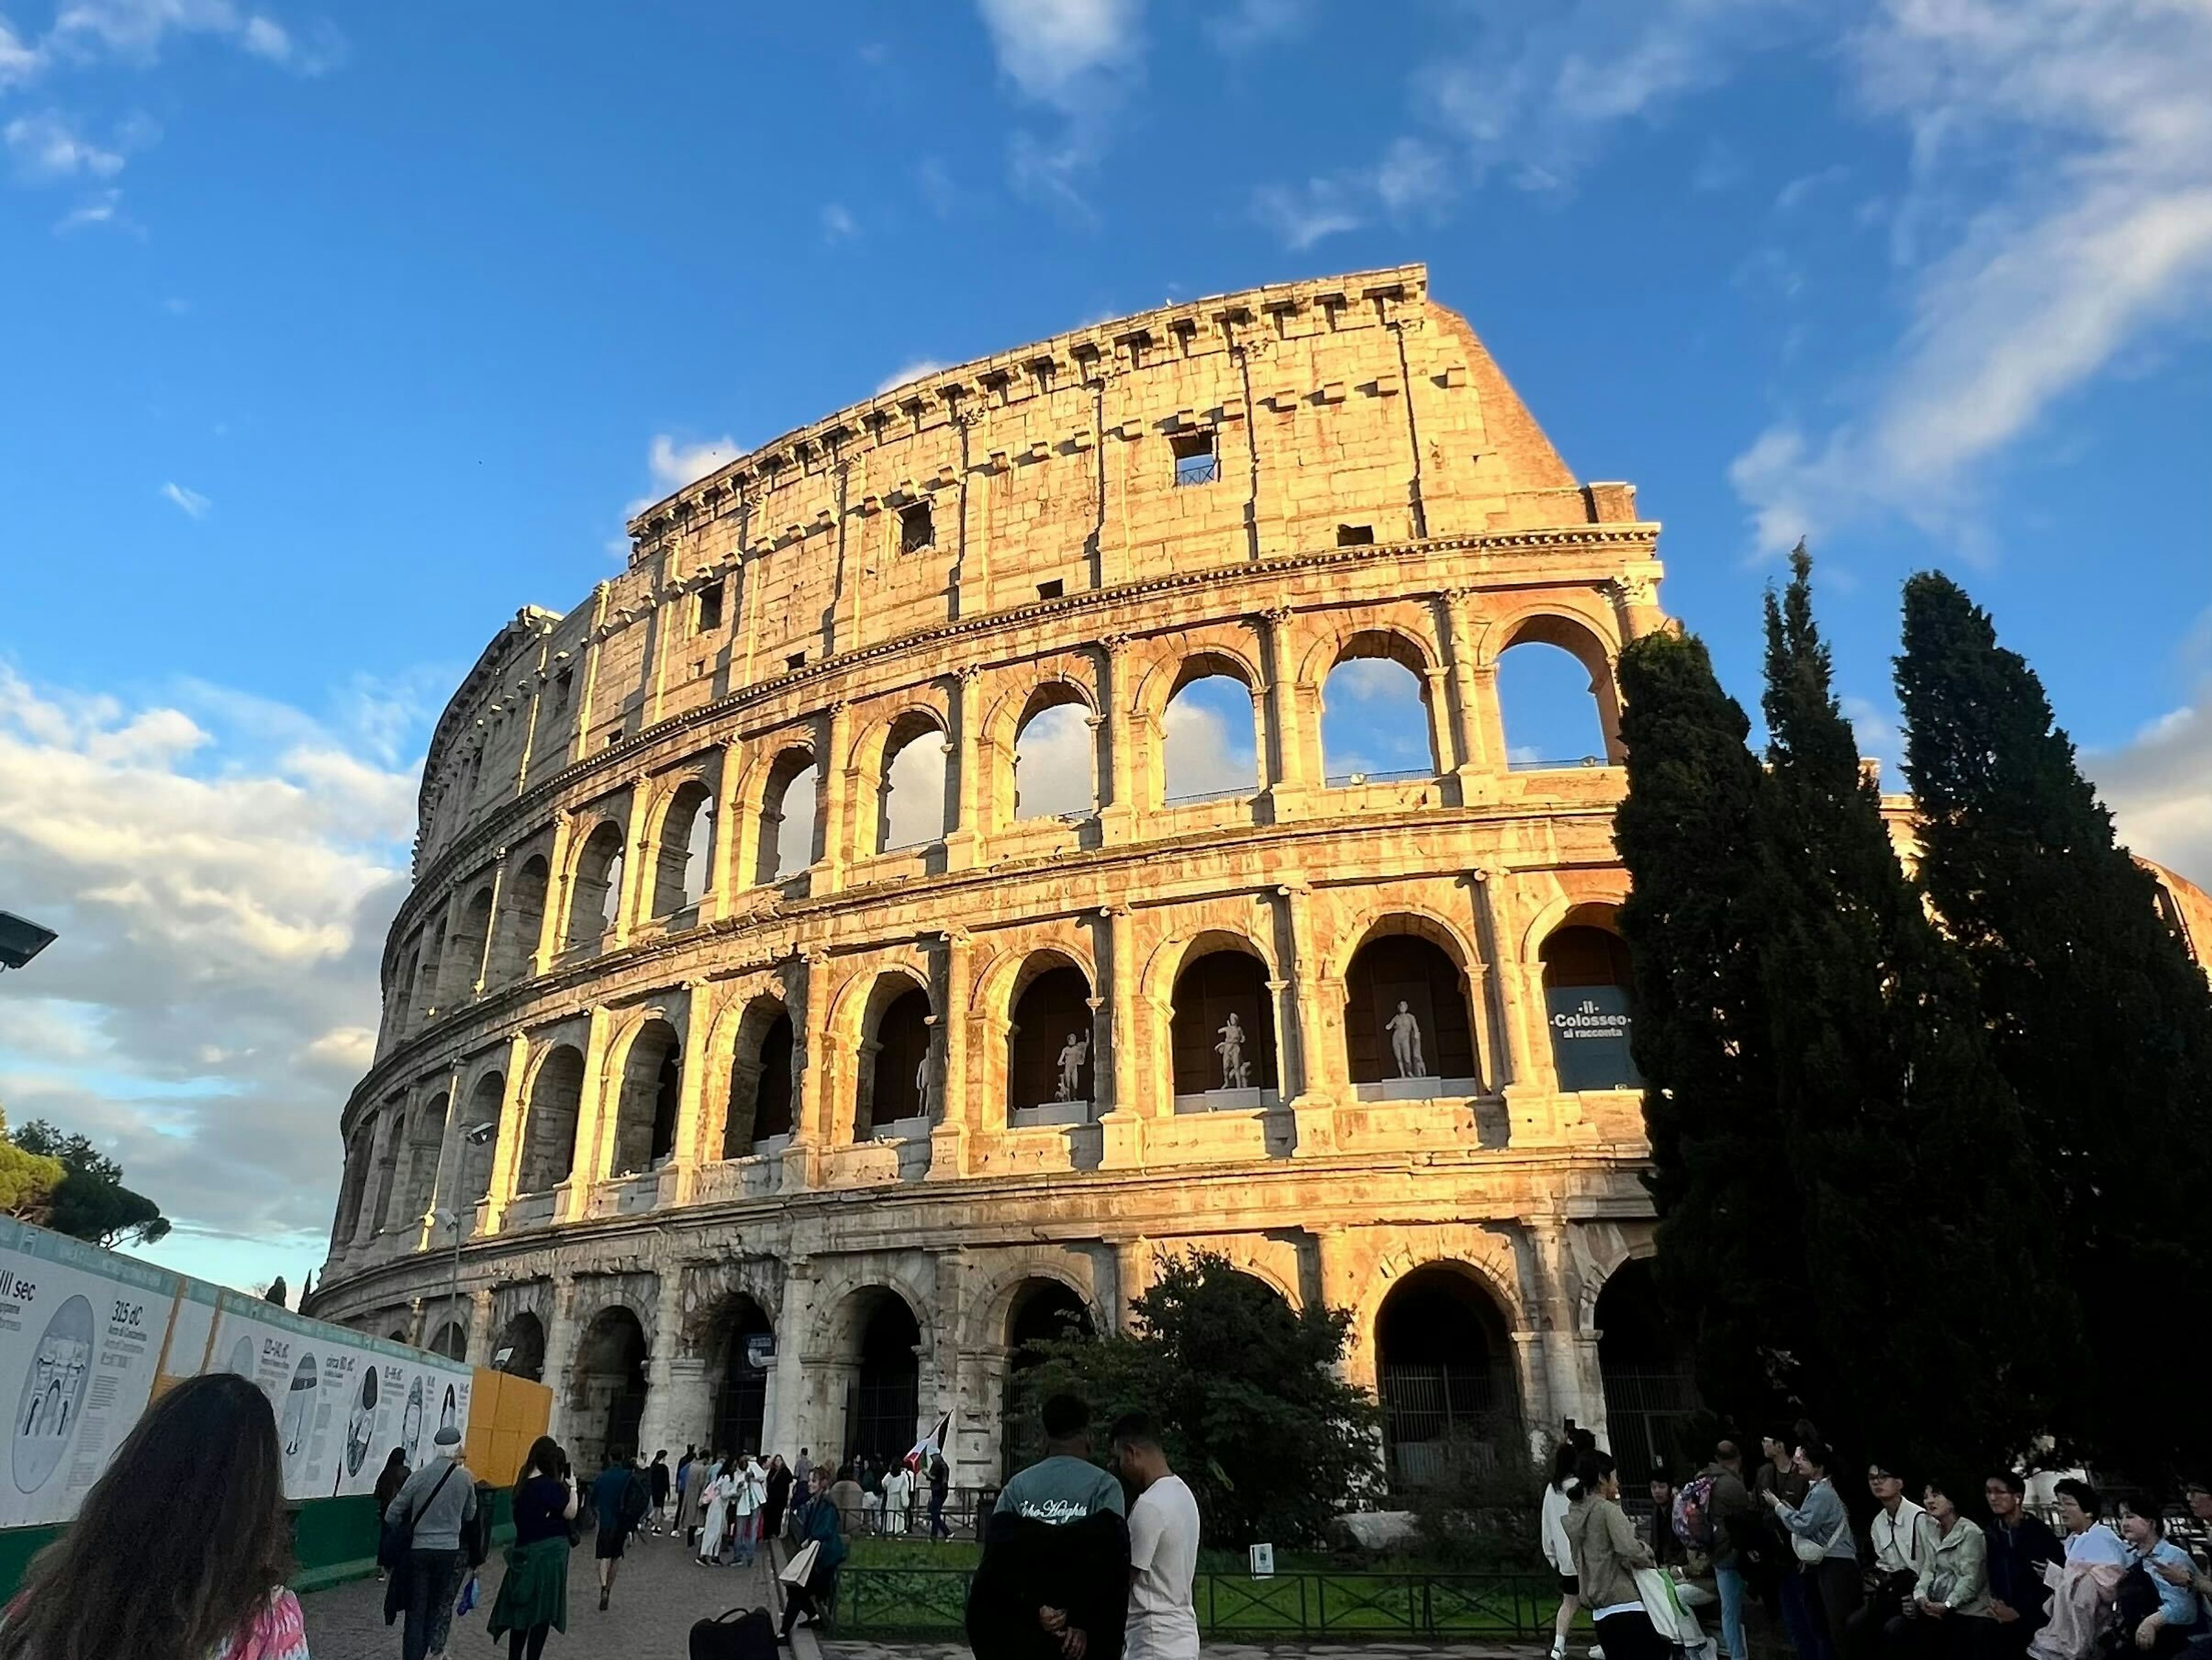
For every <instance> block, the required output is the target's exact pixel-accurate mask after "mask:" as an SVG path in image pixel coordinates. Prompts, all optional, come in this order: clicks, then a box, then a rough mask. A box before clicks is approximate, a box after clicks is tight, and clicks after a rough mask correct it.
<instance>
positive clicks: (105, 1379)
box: [0, 1217, 475, 1528]
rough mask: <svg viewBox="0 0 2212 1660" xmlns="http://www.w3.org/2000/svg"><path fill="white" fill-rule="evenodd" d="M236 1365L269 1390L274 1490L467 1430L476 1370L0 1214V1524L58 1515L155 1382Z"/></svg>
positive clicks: (315, 1494) (92, 1477)
mask: <svg viewBox="0 0 2212 1660" xmlns="http://www.w3.org/2000/svg"><path fill="white" fill-rule="evenodd" d="M219 1371H229V1372H235V1373H237V1374H238V1375H239V1376H240V1377H246V1378H248V1379H250V1380H251V1381H252V1383H253V1384H254V1386H255V1387H256V1388H258V1389H260V1390H261V1392H262V1393H263V1394H264V1395H267V1396H268V1397H269V1404H270V1407H271V1408H273V1409H274V1410H275V1412H276V1432H277V1438H278V1441H279V1443H280V1444H281V1445H282V1447H283V1458H284V1496H285V1497H286V1498H287V1499H328V1498H331V1497H334V1496H337V1495H338V1494H343V1493H372V1492H374V1490H375V1487H376V1477H377V1473H378V1472H379V1471H380V1470H381V1469H382V1468H383V1467H384V1462H385V1460H386V1458H388V1457H389V1456H391V1453H392V1449H393V1448H394V1447H398V1449H399V1450H401V1451H402V1452H403V1453H404V1454H405V1455H406V1458H407V1462H408V1464H409V1465H410V1467H420V1466H421V1465H422V1463H423V1462H425V1461H426V1460H428V1458H430V1457H431V1456H434V1455H435V1452H436V1450H437V1448H436V1441H435V1438H436V1436H437V1432H438V1431H439V1430H440V1429H441V1427H443V1426H446V1425H449V1424H450V1425H451V1426H453V1427H454V1428H455V1429H458V1430H459V1431H460V1432H462V1434H463V1435H464V1436H465V1435H466V1434H467V1433H468V1428H469V1405H470V1401H469V1397H470V1394H471V1387H472V1384H473V1382H474V1377H475V1373H474V1371H472V1369H471V1368H470V1367H468V1366H465V1365H461V1364H459V1362H457V1361H452V1360H447V1359H444V1358H442V1357H441V1356H439V1355H435V1354H431V1353H428V1352H426V1351H424V1350H422V1349H410V1348H408V1347H404V1346H403V1345H401V1344H398V1343H392V1342H386V1341H384V1340H383V1339H381V1338H376V1337H369V1336H366V1335H363V1334H362V1333H360V1332H356V1331H349V1330H348V1329H346V1328H344V1327H343V1326H330V1325H325V1324H324V1323H322V1322H320V1321H319V1320H310V1319H308V1318H307V1317H306V1316H304V1315H297V1314H294V1313H291V1312H290V1311H289V1310H285V1309H283V1308H279V1307H278V1306H277V1305H276V1304H274V1303H265V1302H263V1301H262V1300H260V1299H259V1298H255V1297H250V1296H247V1295H246V1293H244V1292H234V1291H226V1290H222V1289H221V1288H219V1287H217V1286H210V1285H205V1284H203V1283H202V1282H201V1281H199V1280H188V1279H185V1277H184V1276H183V1275H181V1274H169V1273H166V1272H164V1271H163V1270H161V1269H160V1268H153V1267H151V1266H149V1265H148V1264H146V1263H143V1262H135V1261H133V1260H132V1259H131V1258H130V1257H127V1256H117V1255H116V1254H115V1253H114V1252H112V1251H105V1250H98V1249H96V1248H95V1247H94V1246H91V1245H88V1244H84V1243H81V1242H80V1241H77V1240H75V1239H67V1238H64V1237H62V1236H61V1235H59V1234H55V1233H49V1232H47V1231H46V1230H45V1229H43V1228H34V1227H29V1226H26V1225H23V1224H22V1223H20V1222H15V1221H12V1220H9V1219H7V1218H5V1217H0V1406H5V1407H6V1408H9V1409H10V1412H11V1416H10V1417H9V1423H8V1429H9V1437H8V1445H7V1448H6V1450H5V1451H4V1452H0V1528H20V1527H34V1526H46V1525H50V1524H52V1523H58V1522H66V1521H69V1520H70V1518H71V1517H74V1516H75V1515H76V1511H77V1506H78V1505H79V1504H80V1503H81V1502H82V1499H83V1498H84V1495H85V1493H86V1492H87V1491H88V1489H89V1488H90V1487H91V1486H92V1484H93V1483H94V1481H98V1480H99V1479H100V1474H101V1472H103V1471H104V1470H105V1469H106V1468H107V1464H108V1461H109V1460H110V1458H112V1456H113V1455H114V1451H115V1449H116V1447H117V1446H118V1445H119V1444H121V1442H122V1440H123V1438H124V1437H125V1436H126V1435H128V1434H129V1433H130V1432H131V1426H133V1425H134V1424H136V1423H137V1420H138V1417H139V1414H142V1413H143V1412H144V1411H145V1410H146V1405H147V1402H149V1401H150V1400H151V1399H152V1398H153V1396H154V1393H155V1389H156V1388H157V1387H159V1386H161V1380H164V1379H167V1380H170V1381H174V1380H176V1379H179V1378H184V1377H196V1376H199V1375H201V1374H203V1373H206V1372H219Z"/></svg>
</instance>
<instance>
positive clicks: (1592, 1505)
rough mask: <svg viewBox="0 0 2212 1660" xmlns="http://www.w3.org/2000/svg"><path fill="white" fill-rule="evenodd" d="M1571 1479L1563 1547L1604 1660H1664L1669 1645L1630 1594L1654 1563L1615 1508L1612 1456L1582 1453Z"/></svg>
mask: <svg viewBox="0 0 2212 1660" xmlns="http://www.w3.org/2000/svg"><path fill="white" fill-rule="evenodd" d="M1575 1480H1576V1481H1577V1482H1578V1483H1580V1484H1581V1487H1582V1493H1581V1495H1580V1496H1579V1497H1578V1498H1577V1499H1576V1501H1575V1505H1574V1508H1573V1509H1572V1510H1571V1511H1568V1512H1567V1520H1566V1529H1567V1542H1568V1543H1569V1544H1570V1545H1571V1546H1572V1547H1573V1548H1574V1553H1575V1583H1576V1584H1577V1586H1578V1587H1579V1588H1580V1590H1581V1596H1582V1601H1583V1605H1584V1606H1585V1607H1587V1608H1589V1611H1590V1620H1591V1621H1592V1623H1593V1624H1595V1626H1596V1627H1597V1640H1598V1642H1599V1644H1600V1645H1601V1646H1602V1647H1603V1648H1604V1650H1605V1654H1606V1660H1668V1654H1669V1653H1670V1652H1671V1651H1672V1645H1670V1644H1669V1643H1668V1640H1667V1639H1665V1638H1663V1637H1662V1636H1660V1635H1659V1633H1658V1629H1657V1628H1656V1627H1654V1626H1653V1625H1652V1623H1651V1618H1650V1615H1649V1614H1645V1613H1644V1599H1643V1597H1642V1596H1639V1595H1638V1593H1637V1590H1636V1570H1637V1569H1638V1568H1650V1567H1656V1566H1658V1564H1657V1563H1656V1561H1654V1560H1652V1555H1651V1547H1650V1545H1649V1544H1648V1543H1646V1542H1645V1541H1644V1540H1643V1539H1642V1538H1640V1537H1639V1536H1638V1534H1637V1531H1636V1527H1635V1524H1634V1523H1632V1522H1630V1521H1629V1519H1628V1515H1627V1512H1626V1511H1623V1510H1622V1509H1621V1508H1620V1475H1619V1474H1618V1473H1617V1472H1616V1471H1615V1469H1614V1468H1613V1456H1612V1455H1611V1454H1610V1453H1603V1452H1586V1453H1584V1454H1583V1456H1581V1457H1580V1458H1579V1459H1577V1460H1576V1462H1575Z"/></svg>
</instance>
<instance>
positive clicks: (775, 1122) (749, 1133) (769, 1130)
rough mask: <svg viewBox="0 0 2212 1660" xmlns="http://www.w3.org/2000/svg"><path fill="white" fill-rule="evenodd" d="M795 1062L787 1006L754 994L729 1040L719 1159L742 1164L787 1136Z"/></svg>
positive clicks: (765, 994) (792, 1117) (766, 995)
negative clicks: (739, 1160) (767, 1144)
mask: <svg viewBox="0 0 2212 1660" xmlns="http://www.w3.org/2000/svg"><path fill="white" fill-rule="evenodd" d="M797 1061H798V1034H797V1031H796V1028H794V1026H793V1024H792V1019H791V1010H790V1008H789V1006H787V1004H786V1003H785V1002H784V1000H783V999H782V998H781V997H779V996H777V995H775V994H774V993H773V992H766V991H763V992H759V993H757V994H755V995H754V996H752V997H751V998H750V999H749V1000H747V1001H746V1003H745V1005H744V1010H743V1012H741V1013H740V1014H739V1015H738V1020H737V1025H736V1029H735V1031H733V1032H732V1034H731V1042H730V1093H729V1098H728V1101H727V1103H726V1105H725V1107H724V1110H723V1118H722V1148H721V1156H722V1157H723V1158H744V1157H746V1156H747V1155H749V1154H750V1153H751V1152H754V1151H756V1150H757V1148H758V1146H759V1145H760V1144H761V1143H762V1142H763V1141H771V1140H775V1139H776V1138H777V1137H779V1136H787V1135H789V1134H791V1132H792V1128H793V1123H794V1122H795V1120H796V1116H797V1111H798V1108H797V1096H798V1077H799V1074H798V1066H797Z"/></svg>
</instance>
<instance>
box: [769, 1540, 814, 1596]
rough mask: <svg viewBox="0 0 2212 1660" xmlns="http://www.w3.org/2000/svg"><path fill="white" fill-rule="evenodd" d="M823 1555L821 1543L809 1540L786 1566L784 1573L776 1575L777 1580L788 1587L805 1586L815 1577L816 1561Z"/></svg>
mask: <svg viewBox="0 0 2212 1660" xmlns="http://www.w3.org/2000/svg"><path fill="white" fill-rule="evenodd" d="M821 1554H822V1544H821V1541H819V1540H815V1539H810V1540H808V1541H806V1542H805V1544H803V1545H801V1546H800V1547H799V1548H798V1550H797V1551H796V1552H794V1553H793V1555H792V1559H791V1560H790V1561H788V1562H787V1563H785V1564H784V1568H783V1572H781V1573H779V1574H778V1575H776V1578H779V1579H781V1580H782V1581H783V1583H784V1584H787V1585H803V1584H805V1583H806V1582H807V1581H808V1580H809V1579H810V1578H812V1577H813V1574H814V1562H815V1559H816V1558H817V1557H818V1556H820V1555H821Z"/></svg>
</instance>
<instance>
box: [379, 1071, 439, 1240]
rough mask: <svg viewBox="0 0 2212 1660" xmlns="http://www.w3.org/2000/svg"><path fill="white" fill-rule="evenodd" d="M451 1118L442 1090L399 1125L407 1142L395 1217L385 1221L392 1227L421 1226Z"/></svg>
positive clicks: (432, 1196)
mask: <svg viewBox="0 0 2212 1660" xmlns="http://www.w3.org/2000/svg"><path fill="white" fill-rule="evenodd" d="M452 1115H453V1096H452V1095H451V1093H450V1092H449V1091H446V1090H443V1089H440V1090H436V1091H432V1092H431V1094H430V1095H429V1096H428V1097H427V1098H425V1099H424V1100H423V1101H422V1104H420V1105H419V1106H417V1107H416V1109H415V1110H413V1111H411V1112H410V1113H408V1114H407V1115H406V1116H405V1117H404V1118H403V1119H402V1120H401V1121H400V1122H401V1123H402V1125H403V1127H404V1134H405V1135H406V1138H407V1150H406V1152H405V1153H404V1155H403V1162H404V1169H405V1171H406V1174H405V1177H404V1183H403V1184H402V1188H401V1190H400V1192H399V1195H398V1203H399V1214H398V1215H397V1216H395V1217H392V1218H390V1219H389V1220H390V1222H391V1224H392V1225H394V1226H404V1227H407V1228H410V1229H412V1228H415V1227H417V1226H419V1225H421V1224H422V1218H423V1216H424V1214H425V1213H428V1210H429V1208H430V1207H431V1204H432V1202H433V1201H435V1197H436V1195H437V1186H438V1158H439V1155H440V1154H441V1152H443V1151H444V1150H445V1145H446V1126H447V1120H448V1119H449V1118H450V1117H451V1116H452Z"/></svg>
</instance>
